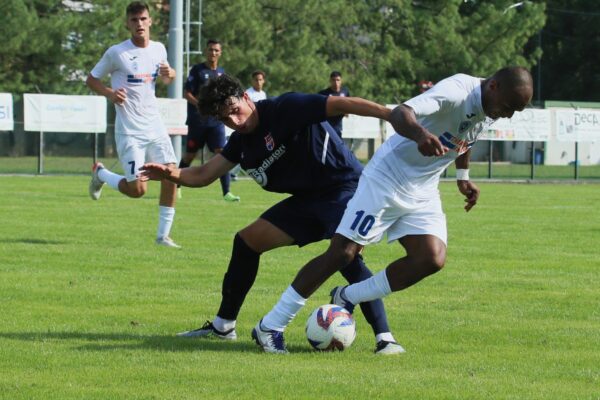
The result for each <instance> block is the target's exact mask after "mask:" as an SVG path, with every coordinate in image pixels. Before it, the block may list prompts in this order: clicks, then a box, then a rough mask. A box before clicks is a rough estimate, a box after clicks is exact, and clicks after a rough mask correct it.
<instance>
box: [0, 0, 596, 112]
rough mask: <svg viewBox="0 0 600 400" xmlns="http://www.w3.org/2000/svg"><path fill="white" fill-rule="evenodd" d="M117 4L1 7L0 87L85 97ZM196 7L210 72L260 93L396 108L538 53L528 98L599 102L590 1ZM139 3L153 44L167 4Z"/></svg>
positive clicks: (334, 1) (400, 0)
mask: <svg viewBox="0 0 600 400" xmlns="http://www.w3.org/2000/svg"><path fill="white" fill-rule="evenodd" d="M128 2H129V0H115V1H113V0H98V1H94V2H89V3H88V2H73V1H70V2H69V1H65V0H4V1H3V2H2V4H1V5H0V34H1V35H2V37H4V38H10V39H9V40H5V41H4V44H3V46H2V47H1V48H0V91H4V92H12V93H14V94H16V95H18V94H19V93H24V92H38V91H39V92H46V93H49V92H53V93H65V94H78V93H88V89H87V88H86V87H85V85H84V84H83V79H84V78H85V76H86V75H87V73H88V72H89V70H90V69H91V68H92V67H93V66H94V64H95V63H96V62H97V61H98V59H99V58H100V56H101V55H102V53H103V52H104V51H105V50H106V49H107V48H108V47H109V46H110V45H112V44H115V43H118V42H119V41H121V40H123V39H125V38H126V37H127V36H128V33H127V31H126V30H125V27H124V15H123V14H124V9H125V6H126V5H127V3H128ZM193 3H194V4H193V6H194V7H197V3H198V1H193ZM202 3H203V10H202V11H203V12H202V14H203V21H202V23H203V25H202V41H203V42H204V41H205V40H206V39H208V38H218V39H220V40H221V41H222V42H223V47H224V52H223V58H222V62H221V64H222V65H223V66H224V67H225V68H226V70H227V71H228V72H230V73H232V74H234V75H236V76H238V77H239V78H240V79H241V80H242V81H243V82H244V83H245V84H249V79H250V73H251V72H252V71H253V70H255V69H257V68H260V69H263V70H265V71H266V72H267V74H268V76H267V77H268V86H267V90H268V92H269V94H270V95H276V94H280V93H282V92H285V91H289V90H297V91H306V92H315V91H317V90H320V89H322V88H324V87H326V86H327V84H328V82H327V77H328V75H329V72H330V71H331V70H333V69H336V70H340V71H342V73H343V75H344V79H345V82H346V83H347V84H348V86H349V87H350V89H351V92H352V93H353V94H355V95H358V96H363V97H367V98H371V99H374V100H377V101H379V102H383V103H385V102H398V101H400V100H402V99H405V98H407V97H410V96H412V95H414V94H416V93H418V87H417V85H416V83H417V82H418V81H420V80H423V79H425V80H432V81H434V82H435V81H437V80H439V79H441V78H443V77H445V76H448V75H451V74H453V73H456V72H465V73H469V74H473V75H478V76H487V75H489V74H491V73H493V72H494V71H495V70H496V69H497V68H499V67H502V66H504V65H515V64H519V65H524V66H527V67H530V68H532V70H533V72H534V75H536V76H537V72H538V68H537V67H538V60H539V59H540V57H542V68H541V69H540V70H539V72H541V74H540V75H539V79H537V82H538V83H540V82H542V83H543V85H542V88H541V89H542V90H541V93H539V95H538V96H537V97H538V98H543V99H554V100H588V101H594V100H596V101H598V99H599V98H600V91H599V90H598V87H597V86H598V85H600V79H598V75H599V74H600V73H599V72H598V71H597V68H595V66H596V65H597V61H598V56H597V54H598V47H599V45H600V43H599V42H600V35H599V34H598V21H599V18H600V12H599V11H594V10H597V9H598V5H597V3H596V2H595V1H594V0H552V1H547V2H542V1H524V2H515V1H513V0H488V1H479V0H421V1H417V0H354V1H350V0H329V1H327V2H322V1H318V0H227V1H225V0H205V1H203V2H202ZM91 4H93V6H92V7H90V5H91ZM150 4H151V8H152V17H153V19H154V25H153V31H152V34H153V39H155V40H160V41H163V42H164V43H167V40H166V39H167V38H166V35H167V32H168V23H169V20H168V7H167V6H166V5H168V1H166V0H163V1H162V2H160V1H153V2H150ZM195 15H197V11H196V10H194V9H192V16H195ZM540 44H541V47H540ZM202 47H203V46H202ZM590 55H591V56H590ZM201 60H202V57H200V56H199V57H196V58H195V59H193V62H199V61H201ZM537 86H539V85H537ZM590 89H592V90H590Z"/></svg>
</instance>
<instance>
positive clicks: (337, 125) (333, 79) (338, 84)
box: [319, 71, 350, 137]
mask: <svg viewBox="0 0 600 400" xmlns="http://www.w3.org/2000/svg"><path fill="white" fill-rule="evenodd" d="M319 94H322V95H323V96H342V97H350V91H349V90H348V88H347V87H345V86H342V74H341V73H340V72H339V71H332V72H331V74H329V87H328V88H327V89H323V90H321V91H320V92H319ZM343 119H344V116H343V115H334V116H331V117H329V118H327V121H328V122H329V123H330V124H331V126H333V128H334V129H335V130H336V131H337V132H338V133H339V135H340V137H341V136H342V129H343V122H342V120H343Z"/></svg>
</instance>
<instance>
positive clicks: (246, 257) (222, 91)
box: [142, 75, 402, 354]
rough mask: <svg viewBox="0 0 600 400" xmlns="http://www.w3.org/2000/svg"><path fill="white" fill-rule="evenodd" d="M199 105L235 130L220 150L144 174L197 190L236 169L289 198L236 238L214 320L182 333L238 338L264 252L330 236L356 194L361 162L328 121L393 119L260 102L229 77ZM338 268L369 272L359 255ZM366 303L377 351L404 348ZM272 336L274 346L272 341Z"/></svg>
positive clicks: (379, 310)
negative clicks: (202, 159) (199, 160)
mask: <svg viewBox="0 0 600 400" xmlns="http://www.w3.org/2000/svg"><path fill="white" fill-rule="evenodd" d="M199 108H200V110H201V112H202V113H203V114H204V115H213V116H218V117H219V119H220V120H221V121H223V122H224V123H225V125H227V126H228V127H230V128H231V129H234V130H235V132H234V133H233V134H232V135H231V137H230V139H229V142H228V143H227V145H226V146H225V148H224V149H223V152H222V153H221V154H218V155H216V156H215V157H214V158H212V159H211V160H210V161H209V162H208V163H206V164H204V165H202V166H200V167H191V168H185V169H177V168H175V167H173V166H171V167H168V168H167V167H165V166H164V165H160V164H146V165H144V167H143V168H142V170H143V173H142V175H143V176H145V177H146V178H149V179H155V180H156V179H168V180H171V181H173V182H175V183H178V184H182V185H184V186H191V187H201V186H206V185H208V184H210V183H211V182H213V181H214V180H215V179H216V178H217V177H219V176H221V175H222V174H223V173H225V172H227V171H229V170H230V169H231V168H232V167H233V166H235V165H236V164H238V163H239V164H240V165H241V167H242V169H244V170H245V171H246V172H247V173H248V175H249V176H251V177H252V178H253V179H254V180H255V181H256V182H257V183H258V184H260V185H261V186H262V188H263V189H265V190H267V191H270V192H278V193H289V194H291V196H290V197H288V198H286V199H285V200H283V201H281V202H279V203H277V204H275V205H274V206H273V207H271V208H269V209H268V210H267V211H265V212H264V213H263V214H262V215H261V216H260V218H258V219H257V220H256V221H254V222H253V223H251V224H250V225H248V226H247V227H245V228H244V229H242V230H241V231H239V232H238V233H237V234H236V235H235V238H234V241H233V251H232V255H231V260H230V263H229V268H228V270H227V273H226V274H225V277H224V280H223V289H222V296H223V297H222V301H221V306H220V308H219V311H218V313H217V316H216V318H215V319H214V320H213V321H212V322H209V321H207V323H206V324H205V325H204V326H203V327H201V328H199V329H196V330H193V331H188V332H183V333H181V334H180V336H187V337H204V336H213V337H218V338H221V339H236V338H237V334H236V332H235V323H236V318H237V315H238V313H239V311H240V308H241V306H242V303H243V302H244V299H245V297H246V294H247V293H248V291H249V290H250V288H251V287H252V284H253V283H254V280H255V278H256V273H257V271H258V265H259V259H260V255H261V254H262V253H264V252H266V251H269V250H272V249H275V248H278V247H282V246H291V245H294V244H295V245H297V246H299V247H302V246H304V245H307V244H309V243H314V242H317V241H320V240H323V239H329V238H331V236H332V235H333V233H334V231H335V228H336V227H337V225H338V223H339V221H340V218H341V217H342V215H343V213H344V209H345V206H346V203H347V202H348V200H349V199H350V198H351V197H352V195H353V194H354V191H355V189H356V186H357V184H358V178H359V176H360V173H361V170H362V166H361V164H360V163H359V162H358V160H357V159H356V158H355V157H354V155H353V154H352V153H351V152H350V151H349V150H348V148H347V147H346V146H344V144H343V142H342V140H341V139H340V138H339V136H338V135H337V134H336V133H335V131H334V129H333V128H331V126H330V125H329V123H327V122H326V119H327V117H328V116H331V115H340V114H345V113H353V114H360V115H367V116H373V117H380V118H387V116H388V115H389V110H388V109H387V108H385V107H383V106H380V105H378V104H375V103H372V102H369V101H366V100H363V99H358V98H343V97H325V96H322V95H318V94H312V95H307V94H300V93H286V94H283V95H281V96H279V97H276V98H271V99H267V100H263V101H261V102H259V103H254V102H253V101H252V100H250V98H249V97H248V95H247V94H246V93H244V90H243V89H242V86H241V85H240V83H239V82H238V81H237V80H236V79H235V78H231V77H229V76H227V75H221V76H220V77H218V78H216V79H214V80H211V81H210V82H209V83H208V85H206V86H204V87H203V88H202V89H201V92H200V96H199ZM341 272H342V275H343V276H344V277H345V278H346V279H347V280H348V281H349V282H358V281H362V280H364V279H366V278H368V277H370V276H371V275H372V274H371V272H370V271H369V270H368V269H367V267H366V266H365V265H364V263H363V261H362V257H361V256H360V255H357V256H356V257H355V258H354V259H353V260H352V262H350V264H349V265H348V266H347V267H345V268H344V269H343V270H342V271H341ZM363 306H364V307H363ZM361 307H362V310H363V313H364V314H365V318H366V319H367V321H368V322H369V323H370V324H371V326H372V327H373V330H374V332H375V335H376V342H377V348H376V352H377V353H378V354H395V353H398V352H400V351H399V350H402V348H401V347H400V346H399V345H397V344H396V343H395V340H394V338H393V336H392V334H391V333H390V332H389V327H388V325H387V318H386V315H385V310H384V308H383V303H381V302H371V303H364V304H361ZM281 339H283V336H281ZM273 340H275V341H277V340H278V338H277V336H276V335H273ZM281 345H282V346H280V347H282V348H284V349H285V346H284V345H283V343H281Z"/></svg>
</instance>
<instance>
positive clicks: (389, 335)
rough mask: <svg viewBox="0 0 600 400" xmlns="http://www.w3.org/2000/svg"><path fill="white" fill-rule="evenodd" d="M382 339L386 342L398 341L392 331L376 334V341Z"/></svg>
mask: <svg viewBox="0 0 600 400" xmlns="http://www.w3.org/2000/svg"><path fill="white" fill-rule="evenodd" d="M382 340H385V341H386V342H396V339H394V336H393V335H392V332H383V333H378V334H377V335H375V342H377V343H379V342H381V341H382Z"/></svg>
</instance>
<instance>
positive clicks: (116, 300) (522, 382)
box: [0, 176, 600, 400]
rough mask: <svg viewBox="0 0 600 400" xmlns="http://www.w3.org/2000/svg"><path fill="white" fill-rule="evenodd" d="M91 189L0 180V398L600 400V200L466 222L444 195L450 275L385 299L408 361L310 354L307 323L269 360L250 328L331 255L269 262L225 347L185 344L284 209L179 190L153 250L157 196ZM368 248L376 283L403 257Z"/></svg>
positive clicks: (450, 194)
mask: <svg viewBox="0 0 600 400" xmlns="http://www.w3.org/2000/svg"><path fill="white" fill-rule="evenodd" d="M87 183H88V180H87V177H79V176H75V177H59V176H52V177H39V176H32V177H19V176H4V177H0V201H1V204H2V205H1V207H0V221H2V225H1V227H0V277H1V280H0V293H1V295H0V296H1V297H0V298H1V301H0V315H1V321H2V323H1V325H0V398H1V399H44V400H47V399H198V398H211V399H213V398H223V399H235V398H254V399H258V398H281V399H283V398H285V399H288V398H303V399H321V398H327V399H345V400H346V399H367V398H371V399H388V398H389V399H599V398H600V292H599V288H600V270H599V269H598V265H599V264H598V260H599V259H600V257H599V253H598V247H597V246H598V243H600V224H599V219H598V211H597V208H598V199H599V197H598V189H599V187H598V186H597V185H510V184H491V183H481V184H480V187H481V189H482V195H481V201H480V204H478V205H477V207H476V208H475V209H474V210H473V211H472V212H471V213H468V214H466V213H464V211H462V198H461V196H460V195H459V194H458V192H457V190H456V186H455V184H454V183H443V184H442V185H441V192H442V195H443V198H444V205H445V210H446V213H447V216H448V227H449V243H450V247H449V250H448V262H447V265H446V268H445V269H444V271H442V272H440V273H439V274H436V275H434V276H432V277H430V278H428V279H426V280H424V281H423V282H421V283H419V284H418V285H416V286H415V287H413V288H410V289H408V290H406V291H404V292H400V293H395V294H392V295H391V296H389V297H388V298H387V299H386V306H387V310H388V315H389V321H390V325H391V327H392V330H393V333H394V334H395V336H396V338H397V339H398V341H399V342H400V343H401V344H402V345H403V346H404V347H405V348H406V349H407V353H406V354H404V355H402V356H393V357H379V356H375V355H374V354H373V353H372V350H373V347H374V340H373V337H372V335H371V333H370V330H369V327H368V325H367V324H366V322H365V320H364V318H363V317H362V315H361V314H360V312H358V313H357V324H358V337H357V339H356V341H355V343H354V344H353V346H352V347H351V348H350V349H349V350H348V351H346V352H344V353H322V354H320V353H315V352H313V351H311V350H310V348H309V345H308V343H307V342H306V340H305V338H304V332H303V330H304V322H305V320H306V318H307V317H308V315H309V314H310V312H311V311H312V309H313V308H314V307H316V306H317V305H319V304H322V303H326V302H328V296H327V293H328V291H329V289H330V288H331V287H332V286H334V285H336V284H339V283H341V282H342V280H341V279H340V278H339V277H338V276H336V277H334V278H333V279H332V280H330V281H329V282H327V283H326V285H324V287H322V288H321V289H320V290H319V291H318V292H317V293H316V294H315V295H314V296H313V298H311V299H310V300H309V301H308V305H307V307H305V308H304V309H303V310H302V312H301V313H300V315H299V316H298V317H297V319H296V320H295V321H294V322H293V323H292V325H291V326H290V328H289V329H288V331H287V333H286V338H287V341H288V346H289V350H290V351H291V354H290V355H288V356H283V357H282V356H274V355H267V354H263V353H261V352H260V351H258V348H257V347H256V346H255V345H254V343H253V342H251V340H250V337H249V334H250V330H251V329H252V327H253V325H254V324H255V323H256V322H257V321H258V319H259V318H260V317H261V316H262V315H264V314H265V313H266V312H267V311H268V310H269V309H270V308H271V307H272V306H273V305H274V304H275V302H276V301H277V299H278V298H279V296H280V294H281V292H282V291H283V290H284V289H285V287H286V286H287V285H288V284H289V283H290V281H291V279H292V277H293V276H294V274H295V273H296V271H297V270H298V269H299V268H300V267H301V266H302V265H303V264H304V263H305V262H306V261H308V260H309V259H310V258H311V257H313V256H315V255H317V254H318V253H319V252H321V251H322V250H323V249H324V248H325V246H326V243H325V242H322V243H319V244H315V245H311V246H308V247H307V248H304V249H298V248H295V247H294V248H285V249H278V250H276V251H273V252H271V253H267V254H265V255H263V257H262V263H261V269H260V271H259V275H258V278H257V281H256V283H255V286H254V288H253V290H252V291H251V292H250V294H249V296H248V298H247V301H246V304H245V306H244V308H243V309H242V312H241V314H240V318H239V320H238V328H237V329H238V334H239V335H240V338H239V340H238V341H236V342H223V341H218V340H204V341H203V340H186V339H180V338H177V337H174V333H175V332H178V331H182V330H186V329H189V328H195V327H197V326H198V325H199V324H201V323H202V322H204V320H206V319H210V318H212V317H213V316H214V313H215V311H216V309H217V307H218V304H219V300H220V291H221V279H222V276H223V273H224V272H225V270H226V266H227V263H228V259H229V255H230V251H231V241H232V238H233V235H234V233H235V232H236V231H237V230H239V229H240V228H242V227H244V226H245V225H246V224H248V223H250V222H251V221H253V220H254V219H255V218H256V217H257V216H259V215H260V213H261V212H262V211H264V210H265V209H266V208H267V207H268V206H269V205H271V204H273V203H274V202H275V201H277V200H278V199H281V198H283V196H281V195H275V194H269V193H266V192H264V191H262V190H260V189H259V188H258V187H257V186H256V185H255V184H254V183H252V182H250V181H242V182H237V183H234V184H233V187H232V190H233V191H234V193H236V194H239V195H241V196H242V201H241V203H239V204H229V203H225V202H224V201H222V200H221V196H220V189H219V187H218V185H213V186H211V187H209V188H206V189H184V193H183V194H184V197H183V199H182V200H181V201H180V202H179V204H178V208H177V215H176V222H175V226H174V230H173V237H174V238H175V239H176V240H177V242H178V243H180V244H182V245H183V246H184V248H183V249H181V250H173V249H167V248H158V247H156V246H155V245H154V244H153V238H154V233H155V228H156V217H157V205H156V202H157V195H158V187H157V185H156V184H153V185H151V188H150V191H149V193H148V194H147V196H146V197H145V198H143V199H138V200H133V199H127V198H124V197H123V196H121V195H119V194H117V193H116V192H114V191H111V190H110V189H108V188H106V189H105V191H104V193H103V197H102V198H101V199H100V200H99V201H98V202H93V201H91V200H89V198H88V195H87ZM402 254H403V252H402V250H401V248H400V246H399V245H398V244H396V243H394V244H390V245H388V244H385V243H381V244H378V245H374V246H370V247H368V248H367V249H366V250H365V254H364V256H365V259H366V261H367V263H368V264H369V265H370V266H371V267H372V269H373V270H380V269H382V268H383V267H384V266H385V265H387V263H389V262H390V261H391V260H393V259H395V258H397V257H400V256H402Z"/></svg>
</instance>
